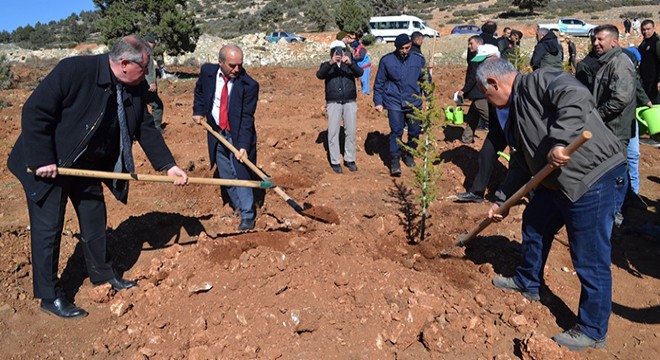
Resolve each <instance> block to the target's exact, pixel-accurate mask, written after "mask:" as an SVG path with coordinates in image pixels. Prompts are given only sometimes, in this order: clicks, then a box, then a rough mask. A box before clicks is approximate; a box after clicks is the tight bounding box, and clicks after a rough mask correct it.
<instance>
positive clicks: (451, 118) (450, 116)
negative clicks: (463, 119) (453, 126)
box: [445, 106, 454, 123]
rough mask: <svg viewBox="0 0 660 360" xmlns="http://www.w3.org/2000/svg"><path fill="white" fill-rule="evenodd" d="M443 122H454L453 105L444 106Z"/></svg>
mask: <svg viewBox="0 0 660 360" xmlns="http://www.w3.org/2000/svg"><path fill="white" fill-rule="evenodd" d="M445 118H446V120H445V122H448V123H453V122H454V107H453V106H447V107H446V108H445Z"/></svg>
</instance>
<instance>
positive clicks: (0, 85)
mask: <svg viewBox="0 0 660 360" xmlns="http://www.w3.org/2000/svg"><path fill="white" fill-rule="evenodd" d="M13 83H14V74H13V73H12V72H11V64H10V63H9V61H7V58H6V57H5V55H4V54H3V55H0V90H6V89H9V88H10V87H11V86H12V85H13Z"/></svg>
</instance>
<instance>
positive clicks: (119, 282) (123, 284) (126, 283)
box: [108, 277, 137, 291]
mask: <svg viewBox="0 0 660 360" xmlns="http://www.w3.org/2000/svg"><path fill="white" fill-rule="evenodd" d="M108 284H110V285H111V286H112V288H113V289H114V290H115V291H120V290H125V289H130V288H132V287H133V286H137V281H133V280H126V279H122V278H120V277H114V278H112V279H110V280H108Z"/></svg>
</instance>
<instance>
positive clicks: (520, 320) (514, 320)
mask: <svg viewBox="0 0 660 360" xmlns="http://www.w3.org/2000/svg"><path fill="white" fill-rule="evenodd" d="M509 324H511V325H513V326H516V327H518V326H522V325H527V318H525V315H522V314H521V315H513V316H512V317H511V318H510V319H509Z"/></svg>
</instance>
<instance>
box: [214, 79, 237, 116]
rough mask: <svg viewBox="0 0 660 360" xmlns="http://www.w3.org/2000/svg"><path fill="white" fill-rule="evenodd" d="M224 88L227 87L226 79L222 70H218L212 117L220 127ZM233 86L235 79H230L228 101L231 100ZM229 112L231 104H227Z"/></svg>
mask: <svg viewBox="0 0 660 360" xmlns="http://www.w3.org/2000/svg"><path fill="white" fill-rule="evenodd" d="M223 86H225V79H224V78H223V77H222V69H218V73H217V74H216V75H215V94H214V95H213V108H212V109H211V115H212V116H213V119H214V120H215V123H216V124H218V125H220V97H221V96H222V87H223ZM233 86H234V79H231V78H230V79H229V84H228V85H227V99H231V97H230V96H231V88H232V87H233ZM227 110H229V104H227Z"/></svg>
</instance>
